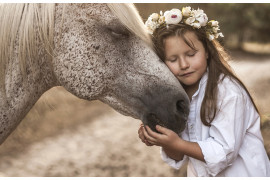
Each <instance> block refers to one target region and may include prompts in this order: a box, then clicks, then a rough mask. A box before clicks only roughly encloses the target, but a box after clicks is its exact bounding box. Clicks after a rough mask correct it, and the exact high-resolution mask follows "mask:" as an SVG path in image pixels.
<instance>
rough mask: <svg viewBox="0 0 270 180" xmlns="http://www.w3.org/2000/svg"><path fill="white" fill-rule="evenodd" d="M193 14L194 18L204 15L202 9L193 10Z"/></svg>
mask: <svg viewBox="0 0 270 180" xmlns="http://www.w3.org/2000/svg"><path fill="white" fill-rule="evenodd" d="M193 13H194V16H195V17H196V18H197V17H199V16H201V14H204V12H203V10H202V9H197V10H193Z"/></svg>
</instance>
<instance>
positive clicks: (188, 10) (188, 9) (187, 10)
mask: <svg viewBox="0 0 270 180" xmlns="http://www.w3.org/2000/svg"><path fill="white" fill-rule="evenodd" d="M190 13H191V7H189V6H188V7H183V8H182V14H183V16H186V17H187V16H189V15H190Z"/></svg>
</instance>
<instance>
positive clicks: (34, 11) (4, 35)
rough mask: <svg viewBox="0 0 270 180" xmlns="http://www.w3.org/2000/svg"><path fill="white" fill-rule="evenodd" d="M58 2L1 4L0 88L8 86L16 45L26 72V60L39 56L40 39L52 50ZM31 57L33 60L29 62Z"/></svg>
mask: <svg viewBox="0 0 270 180" xmlns="http://www.w3.org/2000/svg"><path fill="white" fill-rule="evenodd" d="M54 9H55V4H38V3H30V4H23V3H14V4H13V3H12V4H1V6H0V20H1V26H0V42H1V45H0V86H1V89H0V91H4V90H5V82H4V81H5V75H6V71H7V64H8V63H11V62H10V61H12V59H13V58H14V50H15V49H14V48H15V47H16V49H17V56H18V57H17V58H18V62H19V65H20V69H21V72H22V74H23V75H24V76H25V74H26V64H27V63H28V64H29V63H31V60H35V59H36V58H37V56H38V48H40V47H38V46H37V44H38V43H40V42H41V43H42V44H44V47H45V49H46V51H47V52H48V53H49V54H50V53H52V46H53V31H54V28H53V26H54ZM28 61H29V62H28Z"/></svg>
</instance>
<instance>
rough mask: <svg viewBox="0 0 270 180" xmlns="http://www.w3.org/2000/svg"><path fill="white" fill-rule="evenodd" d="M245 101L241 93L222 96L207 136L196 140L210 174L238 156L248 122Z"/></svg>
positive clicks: (224, 166) (222, 168)
mask: <svg viewBox="0 0 270 180" xmlns="http://www.w3.org/2000/svg"><path fill="white" fill-rule="evenodd" d="M247 103H248V101H247V100H246V97H245V96H244V95H243V94H241V95H234V96H230V97H228V98H224V99H223V100H222V101H221V104H220V105H219V108H220V109H219V111H218V112H217V114H216V117H215V119H214V121H213V122H212V123H211V127H210V129H209V138H208V139H206V140H203V141H198V142H197V143H198V144H199V146H200V148H201V150H202V153H203V155H204V160H205V161H206V169H207V171H208V173H209V174H210V175H212V176H216V175H217V174H218V173H219V172H221V171H222V170H224V169H225V168H226V167H228V166H230V165H232V163H233V161H234V160H235V159H236V157H237V156H238V152H239V149H240V147H241V144H242V142H243V139H244V136H245V133H246V129H247V124H248V119H247V118H246V115H245V114H246V113H247V112H248V111H249V108H247V107H248V106H247ZM249 103H250V102H249ZM250 106H251V107H252V105H250Z"/></svg>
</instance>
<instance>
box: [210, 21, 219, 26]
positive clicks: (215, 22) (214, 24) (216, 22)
mask: <svg viewBox="0 0 270 180" xmlns="http://www.w3.org/2000/svg"><path fill="white" fill-rule="evenodd" d="M209 22H210V23H211V26H213V27H217V26H218V21H214V20H211V21H209Z"/></svg>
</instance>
